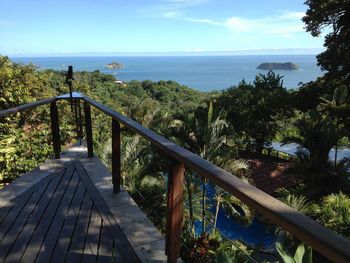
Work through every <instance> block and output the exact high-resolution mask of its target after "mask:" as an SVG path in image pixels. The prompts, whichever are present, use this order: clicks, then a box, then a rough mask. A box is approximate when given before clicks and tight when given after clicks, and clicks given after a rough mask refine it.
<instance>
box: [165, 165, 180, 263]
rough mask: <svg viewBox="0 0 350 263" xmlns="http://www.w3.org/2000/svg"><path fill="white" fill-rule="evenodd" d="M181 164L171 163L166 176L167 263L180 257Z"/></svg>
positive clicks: (172, 262) (171, 262)
mask: <svg viewBox="0 0 350 263" xmlns="http://www.w3.org/2000/svg"><path fill="white" fill-rule="evenodd" d="M184 173H185V167H184V164H183V163H178V162H173V163H172V164H171V166H170V172H169V176H168V194H167V228H166V248H165V251H166V254H167V256H168V262H169V263H174V262H176V261H177V258H178V257H180V249H181V236H180V235H181V226H182V219H183V184H184V182H183V180H184Z"/></svg>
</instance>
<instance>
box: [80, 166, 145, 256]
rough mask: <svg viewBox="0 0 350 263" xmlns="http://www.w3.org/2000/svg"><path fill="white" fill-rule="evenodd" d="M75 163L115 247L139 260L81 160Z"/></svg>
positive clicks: (124, 254) (123, 254) (123, 253)
mask: <svg viewBox="0 0 350 263" xmlns="http://www.w3.org/2000/svg"><path fill="white" fill-rule="evenodd" d="M74 165H75V167H76V169H77V171H78V174H79V176H80V178H81V180H82V181H83V183H84V185H85V187H86V190H87V191H88V193H89V194H90V196H91V199H92V200H93V203H94V205H95V206H96V207H97V209H98V211H99V214H100V216H101V217H102V220H103V222H104V223H105V225H106V227H107V229H108V231H109V232H110V234H111V235H112V238H113V240H114V241H115V247H116V248H117V249H118V250H119V251H120V253H121V255H122V257H123V258H128V259H131V258H132V259H133V260H134V262H139V258H138V257H137V255H136V253H135V251H134V250H133V249H132V247H131V245H130V243H129V242H128V240H127V238H126V236H125V234H124V233H123V231H122V230H121V228H120V226H119V225H118V223H117V221H116V220H115V218H114V216H113V214H112V213H111V211H110V210H109V207H108V205H107V204H106V202H105V200H104V199H103V198H102V196H101V195H100V193H99V192H98V190H97V189H96V187H95V186H94V185H93V183H92V181H91V179H90V178H89V176H88V175H87V173H86V171H85V169H84V167H83V165H82V164H81V163H80V162H75V164H74Z"/></svg>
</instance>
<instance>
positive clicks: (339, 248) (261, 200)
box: [84, 97, 350, 262]
mask: <svg viewBox="0 0 350 263" xmlns="http://www.w3.org/2000/svg"><path fill="white" fill-rule="evenodd" d="M84 100H85V101H86V102H88V103H89V104H90V105H92V106H94V107H95V108H97V109H99V110H100V111H102V112H104V113H105V114H106V115H108V116H110V117H112V118H113V119H115V120H116V121H118V122H120V123H122V124H123V125H125V126H126V127H127V128H128V129H130V130H132V131H134V132H136V133H137V134H139V135H141V136H142V137H144V138H145V139H147V140H148V141H150V142H151V143H152V144H153V145H155V146H156V147H157V148H158V149H159V150H161V151H163V152H164V153H165V154H166V155H167V156H169V157H171V158H173V159H175V160H177V161H178V162H180V163H184V164H185V166H187V167H189V168H191V169H192V170H194V171H196V172H198V174H200V175H201V176H204V177H206V178H208V179H209V180H211V181H212V182H214V183H215V184H217V185H218V186H220V187H221V188H223V189H224V190H226V191H227V192H228V193H230V194H232V195H234V196H236V197H237V198H239V199H240V200H241V201H243V202H244V203H246V204H247V205H248V206H249V207H250V208H253V209H255V210H256V211H257V212H259V213H260V214H261V215H262V216H264V217H265V218H267V219H269V220H271V222H273V223H275V224H276V225H279V226H281V227H282V228H284V229H285V230H287V231H288V232H290V233H291V234H293V235H294V236H295V237H296V238H298V239H300V240H302V241H304V242H305V243H307V244H309V245H310V246H311V247H313V248H314V249H316V250H317V251H318V252H320V253H321V254H323V255H325V256H326V257H328V258H329V259H331V260H333V261H335V262H348V260H349V258H350V249H349V248H350V241H349V240H348V239H346V238H344V237H342V236H340V235H338V234H336V233H334V232H333V231H331V230H330V229H328V228H326V227H324V226H322V225H320V224H319V223H317V222H316V221H314V220H312V219H310V218H309V217H307V216H305V215H303V214H301V213H298V212H297V211H296V210H294V209H292V208H291V207H289V206H287V205H285V204H284V203H282V202H281V201H279V200H277V199H276V198H273V197H272V196H270V195H268V194H266V193H265V192H263V191H261V190H259V189H258V188H256V187H254V186H252V185H250V184H247V183H245V182H243V181H242V180H240V179H239V178H237V177H235V176H234V175H232V174H231V173H229V172H226V171H225V170H223V169H221V168H219V167H218V166H216V165H214V164H212V163H210V162H208V161H206V160H204V159H202V158H201V157H199V156H198V155H196V154H194V153H192V152H190V151H188V150H186V149H184V148H182V147H180V146H179V145H177V144H175V143H173V142H171V141H169V140H167V139H166V138H164V137H162V136H160V135H159V134H157V133H155V132H153V131H151V130H149V129H147V128H145V127H143V126H142V125H141V124H139V123H137V122H135V121H133V120H131V119H129V118H127V117H125V116H123V115H122V114H120V113H119V112H117V111H114V110H112V109H110V108H108V107H106V106H104V105H103V104H101V103H98V102H96V101H94V100H92V99H91V98H89V97H84Z"/></svg>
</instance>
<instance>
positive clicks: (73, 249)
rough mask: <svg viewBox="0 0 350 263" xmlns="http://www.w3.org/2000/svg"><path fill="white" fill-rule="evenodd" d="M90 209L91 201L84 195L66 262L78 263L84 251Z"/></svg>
mask: <svg viewBox="0 0 350 263" xmlns="http://www.w3.org/2000/svg"><path fill="white" fill-rule="evenodd" d="M91 209H92V201H91V198H90V196H89V195H87V194H86V195H85V197H84V200H83V205H82V208H81V210H80V213H79V217H78V221H77V225H76V227H75V230H74V233H73V236H72V241H71V246H70V248H69V252H68V254H67V257H66V261H67V262H80V260H81V256H82V253H83V251H84V244H85V240H86V234H87V230H88V227H89V220H90V215H91Z"/></svg>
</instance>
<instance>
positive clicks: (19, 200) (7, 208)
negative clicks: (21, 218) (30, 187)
mask: <svg viewBox="0 0 350 263" xmlns="http://www.w3.org/2000/svg"><path fill="white" fill-rule="evenodd" d="M31 195H32V192H31V191H30V192H29V191H28V192H26V193H22V194H21V195H20V196H18V197H16V198H15V199H13V200H11V201H9V202H8V203H6V204H5V205H4V206H2V207H1V208H0V212H1V214H0V229H3V227H4V226H3V225H2V222H3V221H4V220H5V219H6V217H7V216H10V212H11V210H12V209H15V207H17V206H18V205H22V206H23V205H24V204H25V203H26V202H27V201H28V199H29V198H30V197H31ZM12 213H13V211H12ZM5 224H6V223H5ZM5 224H4V225H5Z"/></svg>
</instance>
